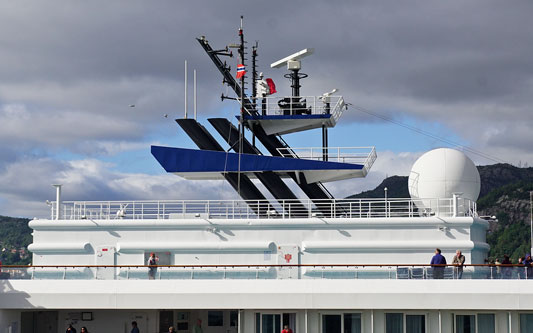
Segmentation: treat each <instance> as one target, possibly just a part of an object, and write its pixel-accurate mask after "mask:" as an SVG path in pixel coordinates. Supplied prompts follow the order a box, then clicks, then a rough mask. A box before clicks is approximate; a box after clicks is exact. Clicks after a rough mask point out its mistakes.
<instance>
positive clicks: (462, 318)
mask: <svg viewBox="0 0 533 333" xmlns="http://www.w3.org/2000/svg"><path fill="white" fill-rule="evenodd" d="M475 332H476V316H474V315H456V316H455V333H475Z"/></svg>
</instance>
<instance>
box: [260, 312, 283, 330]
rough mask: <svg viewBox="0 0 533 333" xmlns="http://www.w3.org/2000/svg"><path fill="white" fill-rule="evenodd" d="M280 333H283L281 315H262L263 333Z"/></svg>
mask: <svg viewBox="0 0 533 333" xmlns="http://www.w3.org/2000/svg"><path fill="white" fill-rule="evenodd" d="M279 332H281V315H280V314H262V316H261V333H279Z"/></svg>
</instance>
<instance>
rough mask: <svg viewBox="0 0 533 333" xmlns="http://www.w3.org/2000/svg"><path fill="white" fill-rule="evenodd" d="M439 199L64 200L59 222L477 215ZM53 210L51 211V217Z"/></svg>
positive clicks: (467, 203) (465, 203) (464, 203)
mask: <svg viewBox="0 0 533 333" xmlns="http://www.w3.org/2000/svg"><path fill="white" fill-rule="evenodd" d="M456 200H459V202H458V204H457V205H454V203H453V198H445V199H437V198H429V199H403V198H401V199H397V198H388V199H387V200H385V199H381V198H380V199H331V200H329V199H325V200H283V201H281V203H279V202H277V201H269V200H247V201H244V200H146V201H63V209H62V213H61V218H62V219H69V220H85V219H95V220H109V219H119V220H122V219H140V220H143V219H195V218H201V219H291V218H312V217H321V218H356V217H357V218H365V217H368V218H375V217H381V218H392V217H415V216H441V217H445V216H448V217H450V216H454V206H455V207H456V210H457V211H456V212H455V214H456V215H455V216H476V214H477V213H476V204H475V202H473V201H471V200H468V199H464V198H456ZM54 213H55V211H52V215H51V216H52V217H53V216H54V215H53V214H54Z"/></svg>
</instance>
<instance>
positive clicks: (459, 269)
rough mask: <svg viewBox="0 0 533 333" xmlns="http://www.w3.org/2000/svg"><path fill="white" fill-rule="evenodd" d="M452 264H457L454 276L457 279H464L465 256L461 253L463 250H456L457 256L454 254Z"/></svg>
mask: <svg viewBox="0 0 533 333" xmlns="http://www.w3.org/2000/svg"><path fill="white" fill-rule="evenodd" d="M452 264H453V265H455V266H456V267H454V268H455V269H454V275H455V276H454V277H455V278H456V279H462V278H463V266H464V264H465V256H464V255H463V254H462V253H461V250H457V251H455V256H453V260H452Z"/></svg>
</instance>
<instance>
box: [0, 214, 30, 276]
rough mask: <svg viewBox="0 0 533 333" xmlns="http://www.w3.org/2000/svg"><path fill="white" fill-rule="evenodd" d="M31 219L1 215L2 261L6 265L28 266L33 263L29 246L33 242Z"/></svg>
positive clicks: (0, 254) (0, 241) (0, 249)
mask: <svg viewBox="0 0 533 333" xmlns="http://www.w3.org/2000/svg"><path fill="white" fill-rule="evenodd" d="M28 221H29V219H24V218H15V217H7V216H1V215H0V251H1V252H0V261H2V264H4V265H27V264H29V263H30V262H31V254H30V253H28V245H29V244H30V243H31V242H32V237H31V229H30V228H29V227H28Z"/></svg>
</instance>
